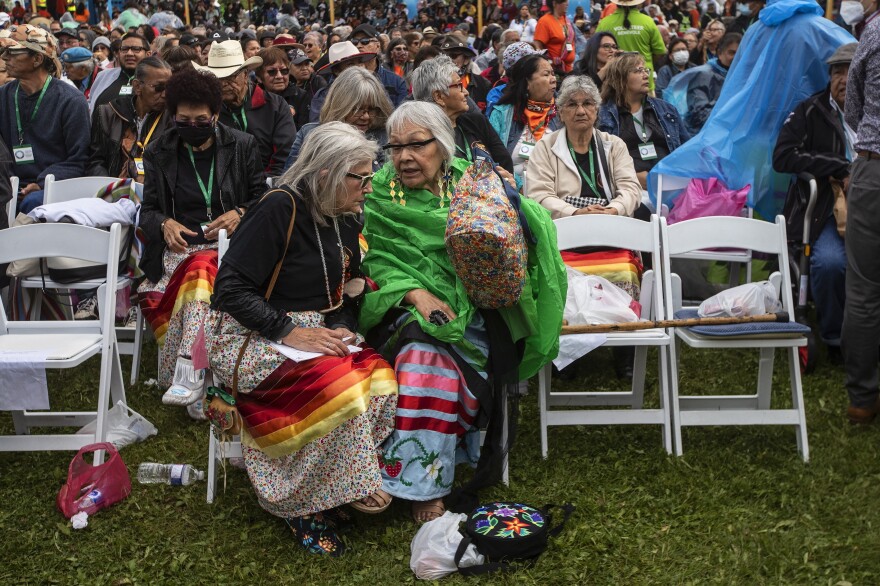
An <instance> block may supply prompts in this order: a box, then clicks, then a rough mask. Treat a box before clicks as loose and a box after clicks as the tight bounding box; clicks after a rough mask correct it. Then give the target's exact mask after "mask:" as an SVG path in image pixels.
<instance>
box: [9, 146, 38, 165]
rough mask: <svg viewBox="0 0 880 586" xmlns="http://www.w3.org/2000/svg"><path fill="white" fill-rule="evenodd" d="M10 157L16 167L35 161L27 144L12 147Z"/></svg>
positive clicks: (32, 150)
mask: <svg viewBox="0 0 880 586" xmlns="http://www.w3.org/2000/svg"><path fill="white" fill-rule="evenodd" d="M12 156H13V158H14V159H15V164H16V165H30V164H32V163H34V162H36V161H35V159H34V148H33V147H32V146H31V145H29V144H20V145H18V146H16V147H12Z"/></svg>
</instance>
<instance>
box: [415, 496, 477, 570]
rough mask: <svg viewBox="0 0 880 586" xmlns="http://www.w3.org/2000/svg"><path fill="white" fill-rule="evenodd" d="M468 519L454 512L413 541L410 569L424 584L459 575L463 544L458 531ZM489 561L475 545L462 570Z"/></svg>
mask: <svg viewBox="0 0 880 586" xmlns="http://www.w3.org/2000/svg"><path fill="white" fill-rule="evenodd" d="M466 520H467V515H464V514H456V513H452V512H450V511H446V512H445V513H443V516H441V517H437V518H436V519H434V520H433V521H428V522H427V523H425V524H424V525H422V528H421V529H419V531H418V533H416V536H415V537H413V540H412V545H411V546H410V549H411V551H412V557H411V558H410V560H409V567H410V569H411V570H412V571H413V573H414V574H415V575H416V578H419V579H420V580H436V579H438V578H442V577H444V576H448V575H449V574H454V573H455V572H457V571H458V568H457V567H456V566H455V551H456V550H457V549H458V545H459V543H461V539H462V534H461V533H459V531H458V527H459V525H461V523H464V522H465V521H466ZM485 561H486V558H485V556H483V555H482V554H480V553H478V552H477V548H476V547H475V546H474V545H473V544H471V545H470V546H468V548H467V550H466V551H465V552H464V555H463V556H462V557H461V567H463V568H467V567H470V566H476V565H480V564H483V563H485Z"/></svg>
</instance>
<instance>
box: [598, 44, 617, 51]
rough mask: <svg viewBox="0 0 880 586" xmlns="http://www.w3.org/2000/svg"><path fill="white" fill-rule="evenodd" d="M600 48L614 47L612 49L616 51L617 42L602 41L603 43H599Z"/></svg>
mask: <svg viewBox="0 0 880 586" xmlns="http://www.w3.org/2000/svg"><path fill="white" fill-rule="evenodd" d="M599 48H600V49H612V50H614V51H616V50H617V44H616V43H602V44H601V45H599Z"/></svg>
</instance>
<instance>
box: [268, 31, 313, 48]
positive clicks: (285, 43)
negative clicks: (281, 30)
mask: <svg viewBox="0 0 880 586" xmlns="http://www.w3.org/2000/svg"><path fill="white" fill-rule="evenodd" d="M272 46H273V47H284V48H285V49H288V50H289V49H305V46H304V45H300V44H299V43H297V42H296V37H294V36H293V35H288V34H280V35H278V36H277V37H275V40H274V41H272Z"/></svg>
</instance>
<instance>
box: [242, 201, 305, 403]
mask: <svg viewBox="0 0 880 586" xmlns="http://www.w3.org/2000/svg"><path fill="white" fill-rule="evenodd" d="M276 192H278V193H283V194H285V195H287V197H289V198H290V203H291V204H293V213H292V214H290V223H289V224H288V225H287V239H286V240H285V244H284V252H282V253H281V258H280V259H279V260H278V263H277V264H276V265H275V270H274V271H273V272H272V278H271V279H270V280H269V287H268V288H267V289H266V294H265V296H264V297H265V299H266V301H269V298H270V297H271V296H272V290H273V289H275V283H276V282H277V281H278V275H279V274H280V273H281V266H282V265H283V264H284V259H285V257H286V256H287V249H288V248H289V247H290V238H291V236H293V224H294V222H295V221H296V199H295V198H294V197H293V195H292V194H291V193H290V192H289V191H287V190H286V189H272V190H271V191H267V192H266V194H265V195H264V196H263V197H261V198H260V202H262V201H263V200H264V199H266V198H267V197H269V196H270V195H272V194H273V193H276ZM253 335H254V332H253V330H251V331H250V332H248V335H247V336H246V337H245V339H244V344H242V345H241V350H239V351H238V358H236V359H235V368H234V369H233V370H232V392H231V394H232V398H233V399H235V398H236V397H238V367H239V366H240V365H241V359H242V358H244V353H245V350H247V347H248V345H249V344H250V342H251V338H252V337H253Z"/></svg>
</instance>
